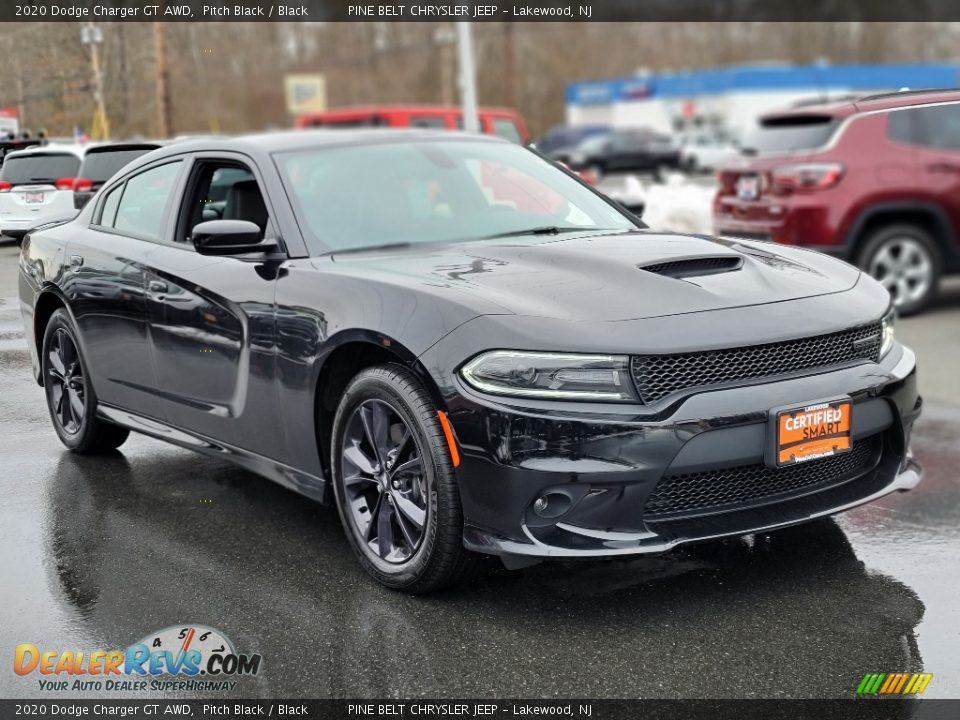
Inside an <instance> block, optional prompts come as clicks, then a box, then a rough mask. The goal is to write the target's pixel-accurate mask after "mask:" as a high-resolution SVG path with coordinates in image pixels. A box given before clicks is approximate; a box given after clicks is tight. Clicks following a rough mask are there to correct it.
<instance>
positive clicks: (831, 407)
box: [20, 131, 920, 592]
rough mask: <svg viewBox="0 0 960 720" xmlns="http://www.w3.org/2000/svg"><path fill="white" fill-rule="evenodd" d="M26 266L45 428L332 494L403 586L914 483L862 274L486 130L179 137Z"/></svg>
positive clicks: (692, 532)
mask: <svg viewBox="0 0 960 720" xmlns="http://www.w3.org/2000/svg"><path fill="white" fill-rule="evenodd" d="M20 270H21V274H20V294H21V301H22V307H23V311H24V316H25V322H26V327H27V330H28V335H29V337H30V338H31V343H30V344H31V352H32V355H33V363H34V369H35V372H36V376H37V378H38V380H39V381H40V383H41V384H42V385H43V387H44V389H45V393H46V399H47V403H48V405H49V409H50V416H51V418H52V421H53V424H54V428H55V429H56V431H57V433H58V434H59V436H60V438H61V439H62V441H63V442H64V444H66V445H67V446H68V447H69V448H71V449H73V450H75V451H78V452H94V451H98V450H103V449H107V448H114V447H117V446H119V445H120V444H121V443H122V442H123V441H124V439H125V438H126V436H127V433H128V432H129V431H130V430H133V431H136V432H141V433H145V434H147V435H151V436H153V437H157V438H161V439H165V440H167V441H170V442H173V443H176V444H178V445H181V446H183V447H186V448H190V449H193V450H197V451H200V452H207V453H211V454H215V455H216V456H218V457H224V458H229V459H232V460H233V461H235V462H237V463H238V464H240V465H243V466H245V467H247V468H250V469H252V470H255V471H256V472H259V473H261V474H263V475H265V476H267V477H269V478H271V479H273V480H275V481H277V482H280V483H282V484H284V485H285V486H287V487H289V488H291V489H293V490H296V491H297V492H300V493H303V494H304V495H307V496H309V497H312V498H315V499H318V500H330V501H332V502H334V503H336V506H337V508H338V510H339V513H340V517H341V519H342V521H343V526H344V529H345V531H346V534H347V536H348V537H349V539H350V542H351V544H352V547H353V548H354V550H355V551H356V554H357V556H358V558H359V560H360V562H361V563H362V565H363V566H364V568H365V569H366V570H367V571H369V572H370V573H371V574H372V575H373V576H374V577H376V578H377V579H378V580H380V581H381V582H383V583H385V584H387V585H390V586H392V587H398V588H403V589H406V590H408V591H411V592H424V591H427V590H431V589H436V588H438V587H442V586H444V585H449V584H450V583H452V582H455V581H456V580H458V579H460V578H461V577H463V576H464V574H465V573H467V572H468V571H469V570H470V569H471V568H472V567H474V566H475V565H476V559H477V558H478V556H479V555H480V554H493V555H500V556H502V557H503V559H504V561H505V563H506V564H507V565H509V566H520V565H523V564H525V563H527V562H530V561H532V560H535V559H542V558H561V557H595V556H609V555H618V554H628V553H643V552H655V551H663V550H666V549H669V548H671V547H673V546H675V545H677V544H680V543H684V542H689V541H696V540H702V539H705V538H713V537H720V536H724V535H733V534H743V533H749V532H754V531H757V530H761V529H770V528H776V527H780V526H785V525H789V524H793V523H797V522H801V521H804V520H809V519H811V518H815V517H819V516H823V515H827V514H830V513H835V512H838V511H841V510H845V509H847V508H850V507H853V506H856V505H859V504H861V503H864V502H868V501H870V500H873V499H875V498H878V497H880V496H882V495H884V494H886V493H889V492H892V491H894V490H906V489H909V488H911V487H913V486H914V485H915V484H916V483H917V482H918V481H919V479H920V471H919V468H918V467H917V466H916V464H915V463H914V462H913V460H912V458H911V455H910V453H909V439H910V429H911V426H912V424H913V421H914V419H915V418H916V416H917V415H918V413H919V410H920V398H919V397H918V395H917V388H916V381H915V374H914V356H913V353H912V352H911V351H910V350H908V349H907V348H905V347H903V346H901V345H900V344H898V343H897V342H896V341H895V340H894V336H893V324H892V323H893V318H892V315H891V312H890V297H889V295H888V294H887V293H886V291H885V290H884V289H883V288H882V287H881V286H880V285H878V284H877V283H876V282H874V281H873V280H872V279H870V278H869V277H867V276H865V275H864V274H862V273H861V272H859V271H858V270H857V269H855V268H853V267H851V266H850V265H847V264H845V263H842V262H840V261H837V260H834V259H831V258H829V257H826V256H823V255H818V254H814V253H810V252H806V251H803V250H798V249H793V248H785V247H776V246H773V245H769V244H765V243H760V242H750V241H746V240H744V241H736V242H734V241H724V240H718V239H712V238H707V237H696V236H686V235H675V234H666V233H658V232H654V231H652V230H648V229H646V228H645V227H643V225H642V224H641V223H639V222H638V221H637V220H635V219H634V218H632V217H631V216H629V215H626V214H624V213H623V212H621V211H620V210H619V209H618V208H617V207H616V206H614V205H613V204H611V203H610V202H609V201H608V200H606V199H605V198H604V197H603V196H601V195H599V194H598V193H596V192H594V191H593V190H592V189H590V188H589V187H587V186H586V185H584V184H583V183H581V182H580V181H579V180H578V179H576V178H575V177H573V176H572V175H571V174H569V173H567V172H566V171H564V170H562V169H560V168H558V167H556V166H554V165H552V164H551V163H549V162H547V161H545V160H543V159H541V158H540V157H538V156H537V155H536V154H535V153H533V152H531V151H529V150H527V149H525V148H522V147H518V146H516V145H512V144H510V143H507V142H504V141H500V140H497V139H493V138H482V137H472V136H468V135H457V134H449V133H445V134H434V133H430V132H417V131H391V132H386V131H355V132H354V131H351V132H324V131H309V132H301V133H291V134H277V135H265V136H258V137H249V138H236V139H222V140H221V139H203V140H194V141H186V142H183V143H179V144H177V145H176V146H170V147H167V148H163V149H160V150H156V151H154V152H152V153H150V154H148V155H145V156H143V157H142V158H140V159H139V160H138V161H136V162H135V164H133V165H131V166H129V167H128V168H126V169H125V170H124V172H123V173H122V175H120V176H118V177H115V178H113V179H112V180H111V181H109V182H108V183H107V184H106V185H105V186H104V187H103V188H102V190H101V191H100V192H99V193H98V194H97V196H96V197H95V198H94V199H93V200H92V201H91V202H90V203H88V204H87V206H86V207H85V208H84V209H83V211H82V212H81V213H80V215H79V216H78V217H77V218H76V219H75V220H73V221H72V222H70V223H67V224H64V225H61V226H59V227H54V228H48V229H44V230H42V231H39V232H35V233H32V234H31V235H30V236H28V238H27V241H26V242H25V244H24V248H23V251H22V255H21V260H20ZM264 522H270V520H269V519H266V518H265V519H264Z"/></svg>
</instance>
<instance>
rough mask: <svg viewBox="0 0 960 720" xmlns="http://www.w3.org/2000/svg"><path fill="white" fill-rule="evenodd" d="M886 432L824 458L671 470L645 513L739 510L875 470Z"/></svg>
mask: <svg viewBox="0 0 960 720" xmlns="http://www.w3.org/2000/svg"><path fill="white" fill-rule="evenodd" d="M882 448H883V438H882V436H880V435H874V436H873V437H870V438H867V439H866V440H862V441H860V442H856V443H854V445H853V450H851V451H850V452H848V453H844V454H842V455H835V456H834V457H831V458H823V459H821V460H810V461H808V462H805V463H801V464H799V465H788V466H787V467H782V468H774V467H769V466H767V465H744V466H741V467H734V468H726V469H724V470H706V471H704V472H697V473H688V474H686V475H666V476H664V477H663V478H662V479H661V480H660V482H659V483H657V486H656V487H655V488H654V490H653V493H652V494H651V495H650V497H649V499H648V500H647V505H646V507H645V508H644V511H643V513H644V516H645V517H650V518H657V519H664V518H665V516H669V515H674V514H688V515H690V514H692V515H695V514H702V513H706V512H718V511H723V510H734V509H737V508H738V507H743V506H748V505H753V504H759V503H761V502H764V501H769V500H771V499H773V498H776V497H778V496H789V495H795V494H801V493H806V492H813V491H816V490H820V489H826V488H828V487H832V486H834V485H839V484H840V483H843V482H846V481H848V480H852V479H854V478H856V477H859V476H861V475H863V474H865V473H867V472H868V471H870V470H872V469H873V468H875V467H876V466H877V463H878V462H880V454H881V451H882Z"/></svg>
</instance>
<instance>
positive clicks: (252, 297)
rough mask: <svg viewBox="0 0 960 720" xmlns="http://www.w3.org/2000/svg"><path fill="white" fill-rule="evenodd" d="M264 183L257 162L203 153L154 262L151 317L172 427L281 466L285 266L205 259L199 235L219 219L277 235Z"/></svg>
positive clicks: (161, 391)
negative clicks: (280, 286)
mask: <svg viewBox="0 0 960 720" xmlns="http://www.w3.org/2000/svg"><path fill="white" fill-rule="evenodd" d="M263 187H264V184H263V181H262V177H261V175H260V172H259V170H257V169H256V168H255V166H254V165H253V163H252V162H251V161H250V160H249V158H245V157H244V156H240V155H233V154H229V153H219V154H216V155H208V154H199V155H197V156H195V157H194V158H193V160H192V162H191V164H190V168H189V172H188V176H187V180H186V182H185V185H184V192H183V194H182V196H181V197H180V199H179V200H178V202H177V207H176V212H175V217H176V221H175V224H174V225H172V226H171V228H170V231H169V235H168V236H167V237H166V238H165V239H164V241H163V242H162V243H160V244H158V245H157V246H156V247H155V249H154V250H153V251H152V252H151V253H150V255H149V256H148V258H147V261H146V286H147V317H148V319H149V323H150V340H151V344H152V348H153V355H154V358H155V360H156V363H157V395H158V397H159V402H160V404H161V405H162V407H163V411H164V415H165V416H166V418H167V420H168V421H169V422H170V423H171V424H173V425H175V426H177V427H181V428H184V429H187V430H189V431H191V432H193V433H198V434H200V435H202V436H205V437H207V438H210V439H213V440H216V441H219V442H223V443H227V444H231V445H236V446H239V447H243V448H245V449H247V450H251V451H253V452H255V453H258V454H260V455H264V456H267V457H273V458H278V459H279V458H280V457H282V455H283V454H284V451H283V450H282V449H283V448H284V447H285V439H284V437H283V433H282V431H281V430H280V423H278V422H272V421H271V420H270V419H271V418H276V417H277V416H278V412H279V411H278V407H277V400H276V398H277V393H276V387H275V384H274V381H275V378H274V374H275V369H276V355H275V351H274V348H275V342H274V315H275V313H274V290H275V286H276V281H277V277H278V276H279V274H280V270H279V263H277V262H276V261H264V260H262V259H257V260H250V259H243V258H238V257H211V256H205V255H200V254H199V253H197V252H196V250H195V249H194V247H193V245H192V244H191V243H190V242H189V236H190V232H191V230H192V228H193V227H194V226H195V225H196V224H197V223H199V222H202V221H203V220H205V219H210V217H211V206H212V205H213V198H214V197H216V198H218V200H217V201H216V202H217V203H218V204H219V202H221V201H219V198H220V197H221V195H222V196H223V200H222V205H220V206H219V207H218V210H217V211H216V214H217V215H218V216H219V217H221V218H224V219H242V220H250V221H252V222H255V223H256V224H257V225H259V226H260V228H261V231H262V232H263V233H265V234H266V233H270V236H271V237H275V236H276V231H275V230H274V224H273V222H272V219H271V218H272V215H273V213H272V212H271V210H270V206H269V203H268V202H267V199H266V194H265V193H264V191H263Z"/></svg>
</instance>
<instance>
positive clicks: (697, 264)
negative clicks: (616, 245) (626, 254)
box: [637, 255, 743, 280]
mask: <svg viewBox="0 0 960 720" xmlns="http://www.w3.org/2000/svg"><path fill="white" fill-rule="evenodd" d="M637 267H638V268H640V269H641V270H645V271H647V272H650V273H656V274H657V275H664V276H666V277H672V278H677V279H678V280H682V279H683V278H689V277H703V276H704V275H719V274H720V273H728V272H733V271H734V270H739V269H740V268H742V267H743V258H742V257H737V256H735V255H721V256H719V257H694V258H683V259H682V260H664V261H661V262H654V263H649V264H647V265H637Z"/></svg>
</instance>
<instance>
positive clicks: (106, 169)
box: [78, 145, 155, 184]
mask: <svg viewBox="0 0 960 720" xmlns="http://www.w3.org/2000/svg"><path fill="white" fill-rule="evenodd" d="M154 149H155V146H153V145H145V146H140V147H124V148H115V149H110V150H106V149H105V150H90V151H89V152H87V154H86V156H85V157H84V158H83V162H82V163H81V164H80V172H79V173H78V177H82V178H87V179H89V180H91V181H92V182H93V183H94V184H99V183H105V182H106V181H107V180H109V179H110V178H112V177H113V176H114V175H116V174H117V173H118V172H119V171H120V170H121V169H122V168H123V167H124V166H125V165H126V164H127V163H130V162H133V161H134V160H136V159H137V158H138V157H140V156H141V155H145V154H147V153H148V152H150V151H151V150H154Z"/></svg>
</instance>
